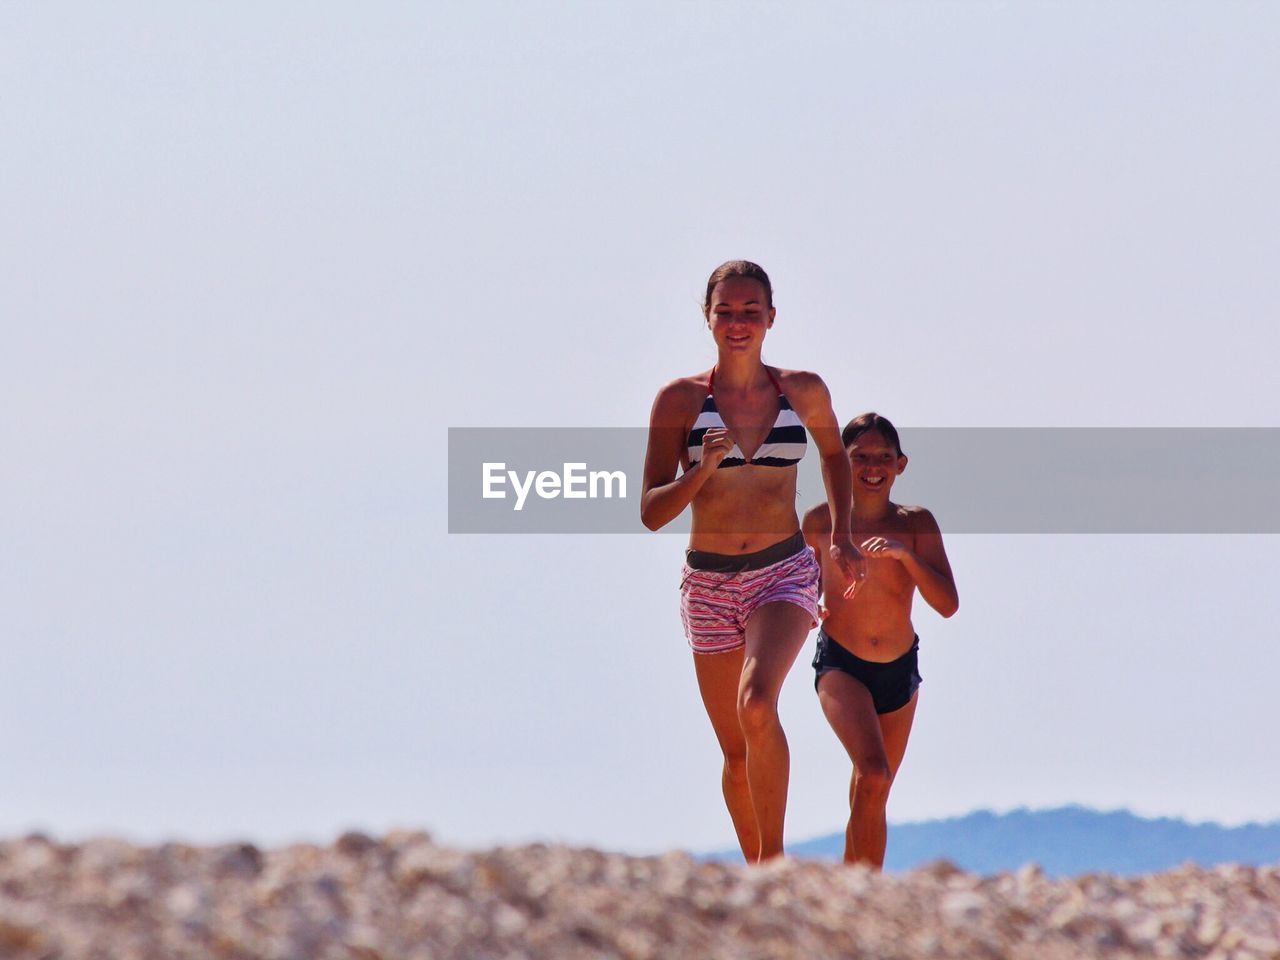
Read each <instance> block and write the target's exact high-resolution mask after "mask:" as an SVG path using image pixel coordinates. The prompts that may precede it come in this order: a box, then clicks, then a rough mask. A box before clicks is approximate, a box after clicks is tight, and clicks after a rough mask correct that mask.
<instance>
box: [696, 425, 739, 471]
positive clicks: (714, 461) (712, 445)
mask: <svg viewBox="0 0 1280 960" xmlns="http://www.w3.org/2000/svg"><path fill="white" fill-rule="evenodd" d="M732 449H733V438H732V437H731V436H729V431H728V430H726V429H725V428H724V427H710V428H708V429H707V432H706V433H704V434H703V435H702V462H703V463H705V464H706V465H707V469H708V470H715V469H716V468H717V467H719V466H720V461H721V460H723V459H724V458H725V457H727V456H728V455H729V451H730V450H732Z"/></svg>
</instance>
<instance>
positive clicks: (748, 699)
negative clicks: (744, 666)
mask: <svg viewBox="0 0 1280 960" xmlns="http://www.w3.org/2000/svg"><path fill="white" fill-rule="evenodd" d="M738 722H739V723H740V724H742V732H743V733H744V734H745V735H747V736H748V737H749V736H751V735H752V734H753V733H759V732H760V731H761V730H767V729H768V728H770V727H772V726H773V725H774V724H776V723H777V722H778V704H777V702H776V701H775V700H774V699H773V698H772V697H770V696H768V695H767V694H765V693H763V692H762V691H760V690H758V689H756V688H755V687H753V686H751V685H748V686H746V687H744V688H743V690H742V693H741V695H740V696H739V697H738Z"/></svg>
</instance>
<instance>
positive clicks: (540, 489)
mask: <svg viewBox="0 0 1280 960" xmlns="http://www.w3.org/2000/svg"><path fill="white" fill-rule="evenodd" d="M901 433H902V443H903V447H904V450H905V452H906V453H907V455H908V457H909V458H910V462H909V463H908V465H907V469H906V472H905V473H904V474H903V475H902V476H901V477H899V478H898V480H897V482H896V483H895V485H894V488H893V493H892V499H893V500H894V501H895V502H898V503H914V504H922V505H924V506H926V507H928V508H929V509H931V510H932V511H933V512H934V515H935V516H936V517H937V518H938V522H939V524H940V525H941V527H942V529H943V531H944V532H949V533H1280V500H1278V497H1277V491H1280V429H1275V428H1245V427H1231V428H1195V429H1190V428H1181V427H1176V428H1110V429H1103V428H1095V427H1079V428H1077V427H1070V428H1003V427H974V428H906V429H903V430H902V431H901ZM647 436H648V431H647V430H646V429H645V428H633V427H620V428H560V427H545V428H534V429H530V428H511V429H504V428H501V427H479V428H472V427H455V428H450V430H449V532H450V533H647V532H648V531H647V530H646V529H645V528H644V526H643V525H642V524H641V523H640V493H641V481H642V470H643V466H644V453H645V445H646V441H647ZM797 486H798V490H797V503H796V506H797V510H798V512H801V513H802V512H803V511H804V509H806V508H807V507H809V506H810V505H812V504H814V503H818V502H820V501H822V500H824V499H825V493H824V491H823V486H822V476H821V472H820V464H819V458H818V456H817V452H816V449H815V448H814V446H813V444H812V443H810V445H809V454H808V456H806V457H805V459H804V460H803V461H802V462H801V464H800V474H799V478H798V484H797ZM688 529H689V511H688V510H686V511H685V512H684V514H683V515H682V516H681V517H679V518H678V519H677V520H676V521H674V522H672V523H671V524H669V525H668V526H666V527H664V528H663V532H664V533H665V532H671V533H682V532H687V531H688Z"/></svg>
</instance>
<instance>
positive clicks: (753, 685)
mask: <svg viewBox="0 0 1280 960" xmlns="http://www.w3.org/2000/svg"><path fill="white" fill-rule="evenodd" d="M812 626H813V618H812V617H811V616H810V614H809V612H808V611H807V610H805V609H804V608H803V607H800V606H797V605H796V604H794V603H788V602H784V601H779V602H775V603H766V604H764V605H763V606H761V607H758V608H757V609H756V610H755V612H753V613H752V614H751V616H750V618H748V620H747V625H746V630H747V645H746V648H745V649H744V651H743V652H744V659H743V665H742V680H741V683H740V684H739V686H738V720H739V722H740V723H741V724H742V734H743V738H744V739H745V740H746V745H747V782H748V784H749V785H750V788H751V804H752V807H753V809H754V810H755V818H756V823H757V825H758V826H759V830H760V855H759V859H760V860H768V859H769V858H771V857H777V856H781V855H782V825H783V821H784V819H785V817H786V812H787V781H788V779H789V777H790V770H791V754H790V751H789V750H788V749H787V738H786V735H785V734H784V733H783V732H782V724H781V723H780V722H779V720H778V694H779V693H780V692H781V691H782V681H783V680H785V679H786V677H787V672H788V671H789V670H790V669H791V665H792V664H793V663H795V660H796V654H798V653H799V652H800V648H801V647H802V646H804V641H805V637H806V636H808V634H809V631H810V630H811V629H812Z"/></svg>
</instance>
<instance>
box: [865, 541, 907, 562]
mask: <svg viewBox="0 0 1280 960" xmlns="http://www.w3.org/2000/svg"><path fill="white" fill-rule="evenodd" d="M862 551H863V552H864V553H865V554H866V555H867V556H869V557H879V558H887V559H889V560H905V559H906V556H907V554H908V553H909V552H910V551H908V550H907V548H906V545H905V544H902V543H899V542H898V541H897V540H889V539H887V538H885V537H868V538H867V539H866V540H863V541H862Z"/></svg>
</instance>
